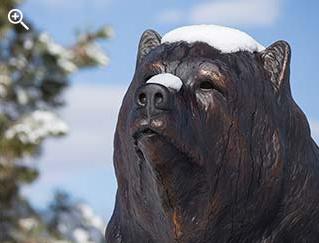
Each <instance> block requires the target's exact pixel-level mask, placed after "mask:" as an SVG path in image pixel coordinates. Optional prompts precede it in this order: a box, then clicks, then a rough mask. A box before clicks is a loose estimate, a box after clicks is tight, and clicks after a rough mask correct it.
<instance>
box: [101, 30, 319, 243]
mask: <svg viewBox="0 0 319 243" xmlns="http://www.w3.org/2000/svg"><path fill="white" fill-rule="evenodd" d="M203 28H204V30H207V31H208V32H209V31H213V34H215V35H216V36H212V35H210V34H209V33H208V34H207V35H205V34H206V33H205V31H204V33H203ZM218 28H220V27H216V26H206V27H203V26H192V27H190V28H186V29H185V28H184V29H182V30H181V29H178V30H177V31H176V30H175V32H173V33H169V34H167V35H166V36H164V37H163V38H161V37H160V35H159V34H158V33H156V32H155V31H153V30H147V31H145V32H144V34H143V35H142V37H141V40H140V44H139V49H138V58H137V65H136V70H135V75H134V77H133V81H132V83H131V85H130V87H129V89H128V91H127V93H126V95H125V97H124V100H123V104H122V107H121V110H120V113H119V119H118V124H117V129H116V133H115V141H114V148H115V151H114V165H115V171H116V176H117V180H118V192H117V199H116V206H115V210H114V214H113V217H112V219H111V222H110V223H109V226H108V229H107V233H106V235H107V239H108V240H109V241H108V242H284V241H285V240H287V242H293V241H289V240H291V239H294V240H295V239H297V238H298V237H300V236H299V234H300V232H303V230H302V229H304V232H307V231H309V229H312V228H313V232H314V233H313V234H309V235H311V236H309V237H314V238H309V239H315V237H318V228H316V229H315V228H314V227H315V226H313V225H312V226H310V223H311V224H314V223H315V221H316V222H317V221H318V219H313V220H311V219H310V218H309V217H308V218H307V217H306V215H307V213H308V212H310V211H312V212H317V213H318V206H315V204H314V203H315V202H317V203H318V197H319V194H318V195H317V196H314V195H311V192H314V191H315V190H316V192H317V193H318V181H316V179H317V180H318V178H319V177H318V163H317V162H318V157H319V156H318V154H319V153H318V148H317V146H316V145H315V144H314V142H313V140H312V139H311V137H310V130H309V125H308V123H307V120H306V118H305V116H304V114H303V113H302V111H301V110H300V109H299V108H298V106H297V105H296V104H295V103H294V101H293V98H292V96H291V91H290V84H289V65H290V56H291V51H290V47H289V45H288V44H287V43H286V42H285V41H278V42H276V43H274V44H273V45H271V46H269V47H268V48H263V47H262V46H261V45H259V44H258V43H257V42H254V41H253V40H252V39H250V37H248V36H246V35H245V34H244V33H241V32H240V33H238V32H236V31H235V30H232V29H226V31H230V32H231V34H230V36H228V35H227V33H228V32H227V33H226V34H225V33H220V32H222V31H225V29H218ZM216 29H217V31H216ZM234 32H235V33H234ZM189 33H191V34H192V35H193V36H195V37H194V38H195V39H194V38H193V37H192V36H189V35H190V34H189ZM201 34H203V37H198V36H199V35H201ZM218 35H221V36H222V37H218ZM231 35H233V36H231ZM226 37H227V38H229V39H225V38H226ZM192 38H193V39H192ZM196 38H197V39H196ZM218 38H222V41H221V40H219V39H218ZM232 38H233V39H232ZM211 39H213V40H214V41H210V40H211ZM238 40H243V41H242V43H239V44H238V43H236V41H238ZM309 149H311V150H312V151H313V152H312V153H310V150H309ZM316 187H317V189H316ZM297 196H299V199H298V200H296V198H295V197H297ZM304 200H309V203H308V204H306V202H305V201H304ZM301 208H302V210H303V211H302V210H301ZM312 218H313V217H312ZM294 220H295V221H294ZM297 226H299V232H297V233H295V232H294V231H293V229H294V228H295V227H297ZM316 227H317V226H316ZM300 239H301V238H300ZM262 240H264V241H262ZM266 240H268V241H266ZM309 242H310V241H309Z"/></svg>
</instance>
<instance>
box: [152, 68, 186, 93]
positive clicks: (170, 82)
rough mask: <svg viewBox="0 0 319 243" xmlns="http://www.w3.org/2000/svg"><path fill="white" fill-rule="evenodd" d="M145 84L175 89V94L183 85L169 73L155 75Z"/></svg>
mask: <svg viewBox="0 0 319 243" xmlns="http://www.w3.org/2000/svg"><path fill="white" fill-rule="evenodd" d="M146 83H147V84H149V83H152V84H161V85H163V86H165V87H166V88H171V89H175V90H176V91H177V92H178V91H179V90H180V89H181V88H182V85H183V82H182V80H181V79H180V78H179V77H177V76H175V75H173V74H171V73H161V74H157V75H155V76H153V77H151V78H150V79H149V80H147V82H146Z"/></svg>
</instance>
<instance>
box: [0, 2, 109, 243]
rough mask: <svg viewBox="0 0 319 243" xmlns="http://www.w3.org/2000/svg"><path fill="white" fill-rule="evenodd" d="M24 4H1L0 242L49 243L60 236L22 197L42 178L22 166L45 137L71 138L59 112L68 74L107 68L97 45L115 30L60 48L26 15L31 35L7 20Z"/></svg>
mask: <svg viewBox="0 0 319 243" xmlns="http://www.w3.org/2000/svg"><path fill="white" fill-rule="evenodd" d="M20 2H21V1H19V0H1V1H0V242H19V243H20V242H21V243H23V242H51V241H50V240H49V239H51V238H52V239H54V237H57V238H59V237H61V236H56V235H51V236H50V231H49V229H47V227H46V225H45V223H44V222H42V219H41V217H40V215H39V214H38V213H37V212H36V211H35V210H34V209H33V208H32V207H31V205H29V203H28V201H27V200H26V199H23V198H22V197H21V196H20V194H19V189H20V187H21V186H22V185H23V184H26V183H31V182H33V181H34V180H36V178H37V177H38V174H39V172H38V170H37V168H35V167H34V166H32V165H29V164H27V163H25V162H24V161H25V158H26V157H30V156H37V155H39V154H40V151H41V145H42V143H43V141H44V140H45V139H46V138H48V137H51V136H61V135H64V134H66V133H67V131H68V127H67V124H65V123H64V122H63V120H62V119H61V118H60V117H59V115H58V113H57V110H58V108H59V107H61V106H63V105H64V101H63V91H64V90H65V88H66V87H67V86H68V85H69V77H70V74H72V73H74V72H76V71H81V69H83V68H88V67H96V66H99V65H102V66H104V65H107V64H108V61H109V60H108V57H107V56H106V55H105V54H104V53H103V51H102V49H101V47H100V46H99V45H98V42H97V40H99V39H102V40H103V39H108V38H109V37H110V35H111V34H112V31H111V29H110V28H109V27H103V28H101V29H98V30H97V31H95V32H90V33H83V34H80V35H78V37H77V41H76V42H75V43H73V44H70V45H69V46H62V45H60V44H58V43H56V42H55V41H54V39H53V38H52V37H51V36H50V35H49V34H48V33H44V32H40V31H38V30H37V28H36V26H34V25H32V23H31V22H30V21H29V20H28V18H27V16H25V18H24V19H23V21H24V22H25V23H26V24H27V25H28V26H29V27H30V30H29V31H25V29H24V28H23V27H22V26H21V25H12V24H10V23H9V22H8V21H7V14H8V12H9V10H10V9H13V8H17V7H18V5H19V4H20ZM56 232H58V231H56ZM42 237H44V238H45V239H46V241H43V238H42ZM27 239H29V240H30V239H32V241H27Z"/></svg>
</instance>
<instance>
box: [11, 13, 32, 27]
mask: <svg viewBox="0 0 319 243" xmlns="http://www.w3.org/2000/svg"><path fill="white" fill-rule="evenodd" d="M22 19H23V13H22V12H21V10H19V9H16V8H15V9H11V10H10V12H9V13H8V20H9V22H10V23H11V24H21V25H22V26H23V27H24V28H25V29H26V30H29V27H28V26H27V25H26V24H25V23H24V22H23V21H22Z"/></svg>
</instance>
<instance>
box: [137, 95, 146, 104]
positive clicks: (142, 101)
mask: <svg viewBox="0 0 319 243" xmlns="http://www.w3.org/2000/svg"><path fill="white" fill-rule="evenodd" d="M138 103H139V104H140V105H143V106H144V105H146V94H145V93H140V95H139V96H138Z"/></svg>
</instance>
